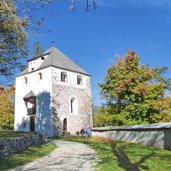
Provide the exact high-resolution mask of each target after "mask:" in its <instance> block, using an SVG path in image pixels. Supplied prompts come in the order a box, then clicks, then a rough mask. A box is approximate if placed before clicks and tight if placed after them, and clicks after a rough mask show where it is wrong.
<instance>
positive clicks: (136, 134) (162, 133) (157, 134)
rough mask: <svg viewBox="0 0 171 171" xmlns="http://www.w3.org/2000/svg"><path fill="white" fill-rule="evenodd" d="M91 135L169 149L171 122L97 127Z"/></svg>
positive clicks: (170, 148)
mask: <svg viewBox="0 0 171 171" xmlns="http://www.w3.org/2000/svg"><path fill="white" fill-rule="evenodd" d="M92 131H93V133H92V135H93V136H100V137H104V138H109V139H112V140H117V141H127V142H132V143H138V144H145V145H150V146H154V147H158V148H164V149H168V150H171V122H170V123H156V124H149V125H134V126H121V127H115V126H110V127H97V128H93V129H92Z"/></svg>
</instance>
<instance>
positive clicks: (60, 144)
mask: <svg viewBox="0 0 171 171" xmlns="http://www.w3.org/2000/svg"><path fill="white" fill-rule="evenodd" d="M53 142H54V143H55V144H56V145H57V148H56V149H55V150H54V151H53V152H52V153H50V154H49V155H48V156H46V157H43V158H41V159H37V160H35V161H33V162H30V163H28V164H26V165H23V166H19V167H17V168H15V169H12V170H11V171H28V170H32V171H33V170H35V171H92V170H94V165H95V161H96V160H97V157H96V154H95V151H94V150H93V149H91V148H90V147H89V146H88V145H85V144H81V143H75V142H67V141H61V140H54V141H53Z"/></svg>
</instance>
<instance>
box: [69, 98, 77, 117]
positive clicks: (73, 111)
mask: <svg viewBox="0 0 171 171" xmlns="http://www.w3.org/2000/svg"><path fill="white" fill-rule="evenodd" d="M77 103H78V102H77V98H76V97H72V98H71V99H70V113H71V114H78V104H77Z"/></svg>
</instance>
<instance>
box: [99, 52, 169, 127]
mask: <svg viewBox="0 0 171 171" xmlns="http://www.w3.org/2000/svg"><path fill="white" fill-rule="evenodd" d="M139 60H140V57H138V56H137V55H136V53H135V52H133V51H132V50H128V53H127V54H126V55H125V56H124V57H123V58H118V60H117V62H116V64H114V65H112V66H111V67H110V68H109V69H108V70H107V76H106V78H105V81H104V82H103V83H101V84H100V87H101V93H102V95H103V98H105V99H106V106H107V111H108V113H110V114H111V115H112V116H113V119H114V121H115V122H114V124H115V125H132V124H147V123H155V122H160V121H162V120H163V118H164V117H166V116H165V114H166V113H164V112H163V111H164V110H165V109H164V105H163V103H164V100H165V98H164V96H165V93H166V89H167V88H169V86H170V81H169V79H166V78H164V77H163V76H162V73H163V72H162V71H165V69H164V70H163V68H161V69H160V68H157V69H156V68H150V67H149V66H147V65H140V64H139ZM159 71H160V72H159ZM166 80H167V82H166ZM170 108H171V106H170Z"/></svg>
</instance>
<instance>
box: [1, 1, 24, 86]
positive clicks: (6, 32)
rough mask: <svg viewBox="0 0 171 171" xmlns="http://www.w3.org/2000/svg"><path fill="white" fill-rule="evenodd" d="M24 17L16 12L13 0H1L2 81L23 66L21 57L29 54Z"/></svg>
mask: <svg viewBox="0 0 171 171" xmlns="http://www.w3.org/2000/svg"><path fill="white" fill-rule="evenodd" d="M23 23H24V19H22V18H21V17H19V16H18V15H17V12H16V8H15V6H14V3H13V0H1V1H0V75H1V78H0V83H1V84H2V83H3V82H2V80H4V78H3V77H2V76H4V77H6V76H13V75H14V73H15V72H16V69H20V67H22V62H21V60H20V59H21V58H23V57H25V56H26V54H27V50H26V46H25V43H26V34H25V31H24V28H23Z"/></svg>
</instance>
